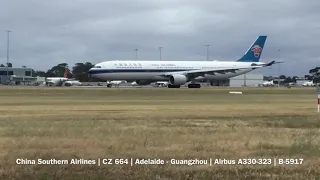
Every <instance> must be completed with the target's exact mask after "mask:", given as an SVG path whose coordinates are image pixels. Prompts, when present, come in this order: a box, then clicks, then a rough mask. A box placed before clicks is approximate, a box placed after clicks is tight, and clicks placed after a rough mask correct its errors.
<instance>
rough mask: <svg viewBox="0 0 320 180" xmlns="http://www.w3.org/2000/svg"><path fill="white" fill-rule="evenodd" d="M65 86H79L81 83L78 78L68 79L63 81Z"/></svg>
mask: <svg viewBox="0 0 320 180" xmlns="http://www.w3.org/2000/svg"><path fill="white" fill-rule="evenodd" d="M64 85H65V86H81V85H82V83H81V82H80V81H78V80H68V81H65V82H64Z"/></svg>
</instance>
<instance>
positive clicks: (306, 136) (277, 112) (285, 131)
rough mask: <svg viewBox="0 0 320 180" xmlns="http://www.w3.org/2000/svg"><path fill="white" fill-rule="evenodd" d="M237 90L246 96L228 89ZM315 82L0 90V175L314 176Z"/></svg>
mask: <svg viewBox="0 0 320 180" xmlns="http://www.w3.org/2000/svg"><path fill="white" fill-rule="evenodd" d="M230 90H241V91H243V93H244V94H243V95H231V94H228V92H229V91H230ZM319 127H320V118H319V114H317V112H316V93H315V89H314V88H305V89H302V88H291V89H284V88H252V89H251V88H243V89H230V88H212V89H209V88H203V89H163V88H161V89H156V88H155V89H147V88H142V89H140V88H136V89H116V88H115V89H75V88H74V89H73V88H30V89H18V88H12V89H10V88H3V89H0V145H1V151H0V155H1V156H2V158H1V163H0V168H1V169H0V170H1V171H0V172H1V173H0V177H1V179H56V178H59V179H316V178H318V177H319V175H320V164H319V162H320V153H319V152H320V137H319V134H320V132H319ZM18 158H21V159H30V160H33V159H34V160H35V159H38V158H41V159H53V158H55V159H69V160H70V159H72V158H84V159H94V160H97V159H98V158H151V159H155V158H160V159H164V160H170V159H171V158H176V159H194V158H197V159H206V160H209V158H213V159H215V158H221V159H230V160H231V159H233V160H235V159H239V158H271V159H273V158H303V159H304V161H303V164H302V165H278V166H272V165H245V166H244V165H215V166H213V167H209V166H208V165H207V166H206V165H202V166H196V165H195V166H187V165H170V164H166V165H134V166H130V165H101V166H97V165H70V164H69V165H17V164H16V163H15V161H16V159H18Z"/></svg>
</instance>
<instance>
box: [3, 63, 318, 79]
mask: <svg viewBox="0 0 320 180" xmlns="http://www.w3.org/2000/svg"><path fill="white" fill-rule="evenodd" d="M93 66H94V64H92V63H91V62H86V63H76V64H75V65H74V66H73V67H72V68H71V69H70V68H69V69H70V70H71V73H72V74H73V76H74V78H75V79H76V80H79V81H81V82H98V81H99V80H98V79H96V78H92V77H89V76H88V72H89V69H91V68H92V67H93ZM0 67H6V66H5V65H3V64H1V65H0ZM8 67H12V64H11V63H8ZM66 67H69V66H68V64H67V63H60V64H58V65H56V66H53V67H52V68H51V69H48V70H47V71H34V70H33V72H32V75H33V77H36V76H40V77H63V75H64V73H65V68H66ZM304 78H305V79H307V80H310V81H311V80H313V81H314V82H315V83H320V67H315V68H313V69H310V70H309V74H308V75H305V76H304ZM272 79H274V77H272V76H269V77H268V76H264V77H263V80H264V81H267V80H272ZM280 79H283V80H284V83H291V82H296V80H297V79H298V76H292V77H291V76H285V75H281V76H280Z"/></svg>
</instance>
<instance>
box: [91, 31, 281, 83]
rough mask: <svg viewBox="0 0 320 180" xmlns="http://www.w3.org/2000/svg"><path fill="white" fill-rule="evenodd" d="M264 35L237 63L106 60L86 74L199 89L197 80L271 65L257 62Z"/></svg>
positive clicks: (110, 78)
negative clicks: (166, 82) (161, 82)
mask: <svg viewBox="0 0 320 180" xmlns="http://www.w3.org/2000/svg"><path fill="white" fill-rule="evenodd" d="M266 39H267V36H259V37H258V38H257V40H256V41H255V42H254V43H253V44H252V45H251V46H250V48H249V49H248V50H247V52H246V53H245V55H244V56H243V57H241V58H240V59H239V60H237V61H134V60H127V61H120V60H113V61H106V62H102V63H98V64H96V65H95V66H94V67H93V68H91V69H90V70H89V75H91V76H93V77H96V78H99V79H102V80H126V81H135V82H136V83H137V84H138V85H148V84H150V83H152V82H156V81H168V82H169V85H168V88H180V85H183V84H186V83H187V82H191V83H190V84H188V88H200V84H196V83H195V82H197V81H199V80H215V79H228V78H231V77H234V76H238V75H241V74H245V73H248V72H250V71H252V70H254V69H257V68H261V67H266V66H271V65H272V64H275V63H276V62H275V61H272V62H270V63H263V62H259V60H260V56H261V53H262V50H263V47H264V44H265V41H266Z"/></svg>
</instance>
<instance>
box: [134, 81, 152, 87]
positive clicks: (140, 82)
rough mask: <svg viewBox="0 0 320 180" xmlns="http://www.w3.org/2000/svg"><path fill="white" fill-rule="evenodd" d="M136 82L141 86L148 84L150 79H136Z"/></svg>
mask: <svg viewBox="0 0 320 180" xmlns="http://www.w3.org/2000/svg"><path fill="white" fill-rule="evenodd" d="M136 83H137V84H138V85H140V86H143V85H149V84H151V81H148V80H137V81H136Z"/></svg>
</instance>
